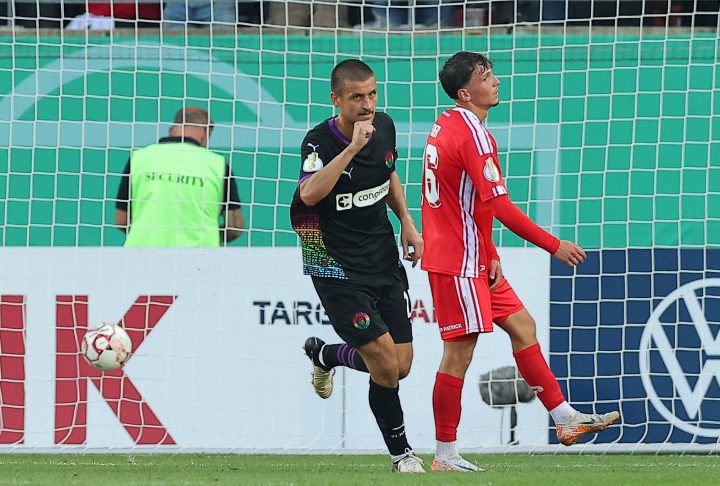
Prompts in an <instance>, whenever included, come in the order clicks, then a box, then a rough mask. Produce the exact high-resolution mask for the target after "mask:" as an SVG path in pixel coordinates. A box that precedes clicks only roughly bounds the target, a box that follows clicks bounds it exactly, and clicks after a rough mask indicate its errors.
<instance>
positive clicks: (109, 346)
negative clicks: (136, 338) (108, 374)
mask: <svg viewBox="0 0 720 486" xmlns="http://www.w3.org/2000/svg"><path fill="white" fill-rule="evenodd" d="M80 352H81V353H82V355H83V357H84V358H85V360H86V361H87V362H88V363H90V365H91V366H93V367H94V368H97V369H99V370H100V371H112V370H117V369H119V368H121V367H122V365H124V364H125V362H126V361H127V360H128V359H129V358H130V353H131V352H132V341H131V340H130V336H128V334H127V332H125V329H123V328H122V327H121V326H119V325H117V324H113V323H108V322H106V323H105V324H103V325H102V326H100V327H94V328H92V329H88V331H87V332H86V333H85V336H83V339H82V342H81V343H80Z"/></svg>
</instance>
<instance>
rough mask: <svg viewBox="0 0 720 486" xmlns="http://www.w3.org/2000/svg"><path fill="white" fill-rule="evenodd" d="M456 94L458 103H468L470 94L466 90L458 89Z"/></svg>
mask: <svg viewBox="0 0 720 486" xmlns="http://www.w3.org/2000/svg"><path fill="white" fill-rule="evenodd" d="M457 94H458V100H460V101H470V92H469V91H468V90H466V89H465V88H460V89H459V90H458V92H457Z"/></svg>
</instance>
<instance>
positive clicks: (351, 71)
mask: <svg viewBox="0 0 720 486" xmlns="http://www.w3.org/2000/svg"><path fill="white" fill-rule="evenodd" d="M373 76H375V73H374V72H373V70H372V69H371V68H370V66H368V65H367V64H365V63H364V62H362V61H361V60H360V59H345V60H344V61H341V62H339V63H338V64H337V66H335V67H334V68H333V70H332V73H331V74H330V89H331V90H332V92H333V93H335V94H339V92H340V89H341V88H342V85H343V83H344V82H345V81H365V80H367V79H370V78H371V77H373Z"/></svg>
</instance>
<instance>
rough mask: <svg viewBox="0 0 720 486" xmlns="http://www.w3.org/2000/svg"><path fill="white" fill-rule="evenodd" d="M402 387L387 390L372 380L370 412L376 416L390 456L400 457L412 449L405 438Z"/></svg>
mask: <svg viewBox="0 0 720 486" xmlns="http://www.w3.org/2000/svg"><path fill="white" fill-rule="evenodd" d="M399 390H400V387H399V386H398V387H395V388H385V387H384V386H381V385H378V384H377V383H375V382H374V381H372V378H371V379H370V393H369V396H368V398H369V401H370V410H372V413H373V415H375V420H377V424H378V427H380V432H382V435H383V439H384V440H385V444H386V445H387V448H388V451H389V452H390V455H393V456H399V455H401V454H404V453H405V451H406V450H407V449H410V445H409V444H408V441H407V438H406V437H405V421H404V419H403V411H402V406H401V405H400V395H398V391H399Z"/></svg>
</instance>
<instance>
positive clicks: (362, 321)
mask: <svg viewBox="0 0 720 486" xmlns="http://www.w3.org/2000/svg"><path fill="white" fill-rule="evenodd" d="M352 323H353V326H355V329H358V330H360V331H363V330H365V329H367V328H368V326H370V316H369V315H367V314H366V313H365V312H358V313H357V314H355V315H354V316H353V319H352Z"/></svg>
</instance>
